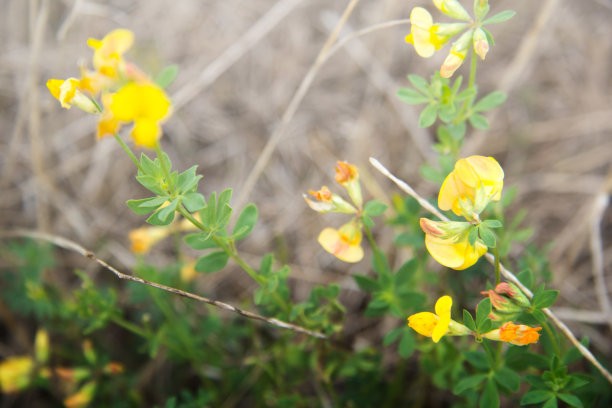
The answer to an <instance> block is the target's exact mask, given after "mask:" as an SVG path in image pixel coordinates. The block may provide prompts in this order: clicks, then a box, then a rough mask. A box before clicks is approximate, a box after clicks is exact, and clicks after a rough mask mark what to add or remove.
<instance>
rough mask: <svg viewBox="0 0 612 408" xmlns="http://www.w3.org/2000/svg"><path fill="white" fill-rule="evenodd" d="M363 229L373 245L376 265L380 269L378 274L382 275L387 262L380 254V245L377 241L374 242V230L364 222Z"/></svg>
mask: <svg viewBox="0 0 612 408" xmlns="http://www.w3.org/2000/svg"><path fill="white" fill-rule="evenodd" d="M363 229H364V231H365V233H366V237H367V238H368V242H369V243H370V246H371V247H372V250H373V251H374V260H375V261H376V265H377V268H376V269H378V270H379V271H380V272H378V274H379V275H380V274H381V273H383V271H384V269H385V263H384V262H383V260H382V258H381V256H380V251H379V249H378V245H376V242H374V237H373V236H372V231H370V227H368V226H367V225H365V224H363Z"/></svg>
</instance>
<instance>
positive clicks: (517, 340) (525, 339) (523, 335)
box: [482, 322, 542, 346]
mask: <svg viewBox="0 0 612 408" xmlns="http://www.w3.org/2000/svg"><path fill="white" fill-rule="evenodd" d="M540 330H542V328H541V327H530V326H526V325H524V324H514V323H512V322H507V323H505V324H503V325H502V326H501V327H500V328H499V329H496V330H492V331H490V332H488V333H485V334H483V335H482V337H484V338H486V339H489V340H496V341H505V342H507V343H510V344H514V345H516V346H524V345H527V344H531V343H537V342H538V340H539V338H540V334H539V333H538V332H539V331H540Z"/></svg>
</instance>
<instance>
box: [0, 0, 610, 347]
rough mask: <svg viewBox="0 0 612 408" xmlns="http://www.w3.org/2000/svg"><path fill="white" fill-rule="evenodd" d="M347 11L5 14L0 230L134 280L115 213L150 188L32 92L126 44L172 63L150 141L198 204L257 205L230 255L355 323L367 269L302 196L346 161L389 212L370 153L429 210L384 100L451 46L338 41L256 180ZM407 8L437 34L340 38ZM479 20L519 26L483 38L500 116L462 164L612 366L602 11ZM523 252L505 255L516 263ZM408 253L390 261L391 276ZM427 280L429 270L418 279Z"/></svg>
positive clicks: (524, 12) (224, 292) (567, 3)
mask: <svg viewBox="0 0 612 408" xmlns="http://www.w3.org/2000/svg"><path fill="white" fill-rule="evenodd" d="M464 3H470V4H466V7H467V6H471V1H469V2H464ZM347 4H348V1H346V0H180V1H164V0H148V1H135V0H132V1H130V0H115V1H102V0H98V1H95V0H90V1H80V0H70V1H69V0H64V1H60V0H47V1H45V0H29V1H26V0H0V22H1V23H0V169H1V170H0V171H1V174H0V186H1V189H0V191H1V194H0V229H2V230H4V231H7V230H13V229H16V228H28V229H37V230H42V231H46V232H50V233H53V234H57V235H60V236H64V237H67V238H69V239H72V240H74V241H76V242H79V243H80V244H82V245H84V246H85V247H87V248H89V249H91V250H93V251H94V252H95V253H96V255H97V256H99V257H100V258H102V259H104V260H106V261H108V262H109V263H111V264H113V265H114V266H115V267H117V268H119V269H121V270H123V271H125V272H128V271H129V270H130V267H131V266H133V265H134V264H135V262H136V258H135V256H134V255H133V254H131V253H130V251H129V241H128V232H129V230H130V229H133V228H137V227H140V226H142V225H143V224H144V217H141V216H137V215H135V214H133V213H131V212H130V211H129V209H128V208H127V207H126V206H125V201H126V200H127V199H130V198H141V197H143V196H144V194H145V191H144V189H143V188H142V187H141V186H140V185H139V184H138V183H137V182H136V180H135V178H134V174H135V169H134V166H133V164H132V163H131V161H130V160H129V158H128V157H127V156H125V155H124V154H123V152H122V150H121V149H120V147H119V146H118V145H117V143H116V142H115V141H114V140H112V139H104V140H101V141H96V140H95V133H94V132H95V118H94V117H91V116H88V115H86V114H84V113H83V112H81V111H79V110H78V109H72V110H70V111H66V110H63V109H61V107H60V106H59V104H58V103H57V101H56V100H54V99H53V98H52V97H51V95H50V94H49V93H48V91H47V89H46V87H45V82H46V80H47V79H49V78H66V77H69V76H77V75H78V65H77V64H78V61H79V60H84V61H88V60H89V59H90V58H91V52H90V49H89V48H88V47H87V45H86V41H87V38H89V37H94V38H102V37H103V36H104V35H105V34H106V33H107V32H109V31H110V30H112V29H114V28H118V27H125V28H129V29H130V30H132V31H134V33H135V35H136V44H135V46H134V48H133V49H132V50H131V51H130V53H129V54H128V58H129V59H130V60H132V61H135V62H136V63H137V64H139V65H140V66H141V67H142V68H143V69H145V70H146V71H148V72H151V73H153V74H155V73H158V72H160V71H161V70H162V69H163V68H164V67H165V66H167V65H170V64H177V65H178V66H179V74H178V77H177V79H176V81H175V82H174V83H173V84H172V85H171V86H170V87H169V89H168V92H169V94H170V95H171V97H172V98H173V100H174V102H175V104H176V105H175V111H174V115H173V116H172V118H171V119H170V120H169V121H168V122H167V123H166V124H165V125H164V132H165V134H164V137H163V139H162V142H163V146H164V149H165V150H166V151H167V152H168V153H169V154H170V157H171V158H172V160H173V163H174V165H175V166H176V167H177V168H178V169H180V170H184V169H186V168H188V167H190V166H191V165H193V164H197V165H198V166H199V168H198V171H199V173H200V174H203V175H204V178H203V181H202V182H201V192H202V193H204V194H205V195H207V194H209V193H210V192H212V191H220V190H222V189H224V188H227V187H232V188H234V199H233V202H234V203H235V204H237V205H244V204H246V203H247V202H254V203H256V204H257V205H258V206H259V209H260V221H259V223H258V225H257V227H256V228H255V230H254V232H253V234H252V235H251V237H250V238H249V239H248V240H247V241H245V242H244V243H243V244H241V247H240V249H241V251H242V252H243V253H244V254H245V257H246V258H247V259H252V260H253V261H254V262H258V261H257V260H258V259H259V256H260V255H261V254H263V253H265V252H266V251H275V252H276V253H277V254H278V256H279V258H280V259H281V260H283V261H285V262H288V263H289V264H290V265H291V266H292V275H291V277H292V278H291V282H292V284H293V286H294V290H295V291H296V292H295V296H296V297H297V298H298V299H299V300H302V299H303V297H305V296H307V294H308V293H309V291H310V288H311V286H312V285H313V284H319V283H328V282H338V283H339V284H340V285H341V286H342V287H343V289H344V291H345V292H344V293H343V295H342V296H343V300H344V301H345V302H347V304H348V305H349V307H350V305H351V304H355V305H356V304H360V303H361V302H363V296H362V294H360V293H358V292H357V291H356V290H355V289H356V286H355V284H354V282H353V280H352V279H351V275H352V274H354V273H361V274H367V273H368V271H369V269H370V263H369V262H368V261H367V260H366V261H363V262H361V263H359V264H356V265H348V264H344V263H342V262H340V261H337V260H335V259H334V258H333V257H332V256H331V255H329V254H327V253H326V252H325V251H323V250H322V249H321V248H320V247H319V245H318V244H317V243H316V237H317V235H318V233H319V231H320V230H321V229H323V228H324V227H326V226H328V225H335V226H338V225H340V224H341V223H342V221H343V220H344V218H342V217H334V216H333V215H325V216H321V215H319V214H316V213H314V212H313V211H311V210H310V209H308V207H307V206H306V205H305V203H304V201H303V199H302V194H303V193H305V192H307V191H308V190H309V189H318V188H319V187H320V186H321V185H328V186H331V185H333V166H334V165H335V162H336V160H347V161H349V162H351V163H354V164H356V165H357V166H358V167H359V169H360V171H361V174H362V179H363V181H364V185H365V188H366V194H367V195H368V196H370V197H376V198H379V199H381V200H383V201H388V200H389V196H390V194H392V193H396V192H397V189H396V187H395V186H393V185H392V184H390V182H388V180H386V179H385V178H384V177H383V176H382V175H380V174H379V173H378V172H377V171H376V170H375V169H374V168H373V167H371V166H370V165H369V163H368V158H369V157H371V156H372V157H376V158H377V159H378V160H380V161H381V162H382V163H383V164H384V165H385V166H387V167H388V168H389V169H390V170H391V171H392V172H393V173H395V174H396V175H397V176H398V177H400V178H402V179H404V180H406V181H407V182H408V183H410V184H411V185H412V186H413V187H414V188H415V189H416V190H417V191H418V192H419V193H420V194H421V195H423V196H425V197H434V196H435V194H436V193H437V186H436V185H435V184H433V183H430V182H427V181H424V179H423V177H422V176H421V175H420V174H419V167H420V166H422V165H423V164H424V163H427V162H428V161H430V160H431V158H432V151H431V144H432V140H433V139H434V135H433V134H431V133H430V131H429V130H424V129H420V128H418V125H417V118H418V113H419V109H418V108H417V109H415V108H414V107H412V106H408V105H405V104H403V103H401V102H399V101H398V99H397V97H396V96H395V93H396V91H397V89H398V88H400V87H402V86H408V81H407V79H406V75H407V74H409V73H416V74H420V75H422V76H425V77H429V75H431V73H432V72H433V71H434V70H435V69H437V68H439V66H440V64H441V63H442V61H443V60H444V58H445V55H446V52H447V48H448V47H447V48H445V49H444V50H443V51H440V52H438V53H436V55H434V57H432V58H430V59H428V60H424V59H422V58H419V57H418V56H417V55H416V53H415V52H414V49H413V48H412V46H411V45H408V44H406V43H405V42H404V36H405V35H406V34H407V33H408V32H409V30H410V26H409V24H407V23H404V24H398V25H391V24H389V25H388V26H387V27H385V28H381V29H379V30H374V31H371V32H369V33H367V34H365V35H362V36H359V37H357V38H354V39H352V40H351V41H348V42H346V44H345V45H344V46H343V47H342V48H340V49H339V50H338V51H337V52H336V53H335V54H334V55H333V56H332V57H331V58H329V59H328V60H326V61H325V62H324V64H323V65H322V66H321V67H320V69H319V70H318V72H317V75H316V76H315V77H314V80H313V82H312V84H311V86H310V87H309V88H308V90H307V93H306V94H305V96H304V98H303V100H302V102H301V104H300V105H299V106H298V107H297V110H296V111H295V114H294V115H292V116H291V118H290V120H289V121H288V122H287V124H286V126H283V127H282V128H281V129H282V132H281V133H280V136H279V137H280V138H279V141H278V144H277V145H276V147H275V149H274V150H273V151H272V154H271V156H270V159H269V160H266V161H265V167H264V168H263V171H262V172H261V175H260V176H259V177H256V178H253V176H252V172H253V169H254V166H255V163H256V162H257V160H258V158H260V156H261V154H262V151H263V150H264V146H266V143H267V142H268V141H269V140H270V139H271V137H272V135H275V134H278V132H279V127H280V126H281V124H282V118H283V115H284V114H286V111H287V109H288V106H289V103H290V101H291V99H292V97H293V96H294V94H295V93H296V91H297V89H298V87H299V86H300V84H301V83H302V81H303V80H304V78H305V75H306V74H307V72H308V70H309V69H310V68H311V66H312V65H313V63H314V62H315V60H316V58H317V54H318V53H319V51H320V50H321V49H322V47H323V45H324V44H325V42H326V40H327V39H328V37H329V36H330V33H331V32H332V30H333V27H334V26H335V24H336V23H337V21H338V19H339V18H340V16H341V14H342V12H343V10H344V9H345V7H346V5H347ZM418 5H422V6H425V7H427V8H428V9H429V10H430V11H431V12H432V14H433V15H434V19H435V20H436V21H442V22H443V21H448V19H447V18H445V17H444V16H441V14H440V13H438V12H437V11H436V10H435V9H434V7H433V5H432V4H431V2H429V1H407V0H361V1H359V2H358V4H357V6H356V8H355V9H354V10H353V12H352V13H351V15H350V17H349V19H348V21H347V23H346V24H345V25H344V27H343V30H342V31H341V32H340V35H339V38H340V39H342V38H345V37H347V36H349V35H351V33H354V32H355V31H358V30H362V29H364V28H367V27H370V26H373V25H376V24H380V23H385V22H389V21H391V20H397V19H407V18H409V15H410V10H411V9H412V8H413V7H414V6H418ZM491 5H492V13H495V12H499V11H502V10H505V9H513V10H515V11H517V15H516V16H515V17H514V18H513V19H512V20H510V21H509V22H507V23H502V24H498V25H494V26H490V30H491V32H492V33H493V35H494V37H495V40H496V45H495V46H493V47H492V49H491V51H490V52H489V54H488V55H487V59H486V61H484V62H481V63H479V67H478V82H479V84H480V89H479V91H480V94H481V95H483V94H485V93H487V92H490V91H492V90H496V89H501V90H503V91H505V92H507V93H508V99H507V101H506V103H505V104H504V105H502V106H501V107H500V108H497V109H495V110H494V111H493V112H492V113H491V114H489V119H490V120H491V123H492V128H491V129H490V130H489V131H486V132H483V131H475V130H473V129H472V128H468V134H467V142H466V144H465V146H464V148H463V153H464V156H467V155H470V154H481V155H492V156H494V157H495V158H496V159H497V160H498V161H499V162H500V163H501V164H502V166H503V167H504V170H505V174H506V185H507V186H516V187H517V189H518V196H517V199H516V201H515V202H514V204H513V205H512V206H511V207H510V212H511V213H516V212H517V211H519V210H520V209H527V210H528V214H527V217H526V218H525V221H524V222H523V225H524V226H530V227H533V229H534V233H533V235H532V236H531V237H530V239H529V240H528V242H527V243H526V244H529V245H533V246H534V247H536V248H539V249H541V250H543V249H545V250H546V251H547V253H548V256H549V259H550V270H551V271H552V275H553V280H552V282H553V283H552V285H553V287H555V288H556V289H559V290H560V291H561V295H560V298H559V301H558V306H559V307H558V314H559V315H560V316H561V317H562V318H563V319H564V320H565V321H567V323H568V324H569V326H570V327H571V328H572V329H573V330H575V332H576V333H577V334H578V335H588V336H589V337H590V339H591V341H592V344H593V347H594V348H595V350H596V351H597V352H599V353H602V355H604V356H608V357H609V356H610V355H611V354H612V343H611V342H610V341H609V338H610V335H611V332H610V328H611V327H612V316H611V315H610V306H609V302H610V301H609V298H610V288H611V287H612V284H611V283H609V281H610V280H612V276H610V270H611V267H612V233H611V231H610V226H611V225H612V222H611V221H612V220H611V214H612V212H611V210H610V208H609V206H608V197H609V192H610V188H611V187H612V173H611V169H612V167H611V166H610V165H611V163H612V138H611V137H610V136H611V134H612V1H609V0H582V1H572V0H542V1H531V0H500V1H491ZM468 69H469V67H462V68H461V69H460V70H459V71H458V72H457V74H455V75H461V74H463V75H465V74H466V73H467V70H468ZM275 132H276V133H275ZM249 177H251V179H252V180H253V181H254V183H253V184H252V185H251V186H248V185H247V184H246V181H247V180H248V179H249ZM376 234H377V239H378V241H379V242H380V244H381V246H382V247H383V248H384V249H389V250H390V248H391V246H392V241H393V230H392V229H391V227H388V226H379V227H378V228H377V231H376ZM524 250H525V247H516V248H515V249H514V251H515V252H514V253H515V254H520V253H521V251H524ZM172 253H173V252H172V243H171V242H167V243H164V244H161V245H160V246H159V247H158V250H156V251H154V253H152V254H150V255H147V259H148V260H149V261H151V262H156V263H158V264H160V265H163V264H164V263H168V262H170V259H169V257H170V256H172ZM59 256H61V257H62V258H63V264H64V265H65V272H66V273H65V276H63V275H60V276H59V277H58V279H60V280H65V281H66V284H67V285H70V284H71V282H73V281H74V280H75V277H74V275H73V274H72V272H71V271H72V270H73V269H74V268H77V267H78V268H84V269H85V270H86V271H88V272H89V273H91V274H92V275H94V276H96V275H106V274H107V272H105V271H102V270H100V269H99V268H97V267H96V266H94V265H91V264H90V263H88V262H87V261H86V260H84V259H81V258H80V257H79V256H78V255H75V254H70V253H67V252H60V255H59ZM409 256H410V254H409V253H408V252H406V253H399V254H398V256H397V259H398V262H400V261H402V260H405V259H407V257H409ZM1 262H3V261H1V260H0V263H1ZM438 268H439V267H438V266H437V265H435V264H433V263H432V272H433V271H436V270H438ZM598 273H599V275H598ZM602 273H603V278H604V279H601V278H602ZM596 276H599V277H596ZM108 279H109V281H111V282H113V283H112V284H113V285H116V286H120V285H121V284H122V282H119V281H113V279H114V278H113V277H109V278H108ZM606 279H607V281H608V283H607V284H606V283H605V280H606ZM198 285H200V287H201V288H202V290H203V291H205V292H206V293H207V294H209V295H211V296H212V297H215V298H218V299H220V300H224V301H228V302H230V303H231V301H233V300H236V299H242V298H244V297H245V296H247V297H248V294H249V293H251V292H252V290H253V288H254V285H253V284H252V283H251V282H250V280H248V279H246V278H245V277H244V275H243V273H242V272H241V271H239V270H237V268H235V267H234V266H232V265H230V266H229V267H228V268H227V269H226V270H224V271H223V272H219V273H216V274H212V275H207V276H201V277H198ZM396 323H397V322H386V323H383V326H384V325H385V324H387V325H389V324H391V325H393V324H396ZM356 324H357V325H358V323H356ZM354 331H355V332H359V333H360V337H361V338H362V339H363V341H364V342H370V343H371V342H375V341H377V339H378V340H379V339H380V337H377V336H376V333H379V332H380V331H381V325H372V323H371V322H367V323H365V325H364V326H363V327H355V328H354Z"/></svg>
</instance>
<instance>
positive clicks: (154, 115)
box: [98, 82, 172, 147]
mask: <svg viewBox="0 0 612 408" xmlns="http://www.w3.org/2000/svg"><path fill="white" fill-rule="evenodd" d="M102 103H103V105H104V112H103V113H102V117H101V120H100V123H99V124H98V136H99V137H102V136H104V135H105V134H109V133H110V134H112V133H114V132H116V131H117V130H118V129H119V127H120V123H121V122H132V121H133V122H134V128H133V129H132V132H131V135H132V138H133V139H134V142H135V143H136V144H137V145H139V146H145V147H155V145H156V144H157V140H158V139H159V138H160V137H161V128H160V124H161V123H163V122H164V121H165V119H166V118H168V116H170V114H171V112H172V106H171V103H170V100H169V99H168V96H167V95H166V93H165V92H164V90H163V89H161V88H160V87H158V86H157V85H155V84H153V83H136V82H130V83H128V84H127V85H125V86H124V87H122V88H121V89H120V90H119V91H117V93H114V94H107V95H104V96H103V98H102Z"/></svg>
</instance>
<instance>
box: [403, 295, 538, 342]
mask: <svg viewBox="0 0 612 408" xmlns="http://www.w3.org/2000/svg"><path fill="white" fill-rule="evenodd" d="M452 304H453V300H452V299H451V297H450V296H442V297H441V298H439V299H438V301H437V302H436V305H435V311H436V313H435V314H434V313H430V312H421V313H417V314H414V315H412V316H410V317H408V326H409V327H411V328H412V329H414V330H415V331H416V332H417V333H419V334H421V335H423V336H427V337H431V339H432V340H433V341H434V343H437V342H439V341H440V339H441V338H442V337H443V336H467V335H473V336H476V335H477V334H476V333H475V332H473V331H471V330H470V329H469V328H467V327H466V326H464V325H463V324H461V323H459V322H456V321H455V320H453V319H451V306H452ZM540 330H542V328H541V327H530V326H526V325H523V324H514V323H512V322H507V323H504V324H503V325H502V326H501V327H499V328H498V329H495V330H491V331H488V332H486V333H484V334H482V335H481V337H483V338H486V339H489V340H496V341H504V342H507V343H510V344H514V345H517V346H524V345H527V344H531V343H536V342H537V341H538V340H539V338H540V334H539V333H538V332H539V331H540Z"/></svg>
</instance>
